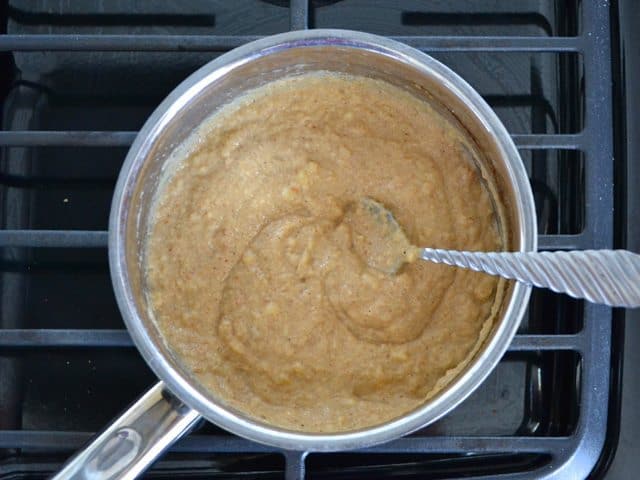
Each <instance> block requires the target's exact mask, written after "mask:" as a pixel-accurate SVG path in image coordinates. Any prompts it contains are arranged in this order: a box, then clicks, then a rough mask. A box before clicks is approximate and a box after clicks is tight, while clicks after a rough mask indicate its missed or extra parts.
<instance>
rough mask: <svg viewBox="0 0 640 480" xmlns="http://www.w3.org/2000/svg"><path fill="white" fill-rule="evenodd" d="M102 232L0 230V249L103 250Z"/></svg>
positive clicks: (104, 233)
mask: <svg viewBox="0 0 640 480" xmlns="http://www.w3.org/2000/svg"><path fill="white" fill-rule="evenodd" d="M107 239H108V232H107V231H104V230H0V247H37V248H41V247H42V248H44V247H46V248H103V247H106V246H107V243H108V242H107Z"/></svg>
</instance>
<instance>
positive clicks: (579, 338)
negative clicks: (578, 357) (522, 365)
mask: <svg viewBox="0 0 640 480" xmlns="http://www.w3.org/2000/svg"><path fill="white" fill-rule="evenodd" d="M583 342H584V336H583V335H581V334H576V335H516V336H515V337H514V338H513V341H512V342H511V345H509V351H510V352H526V351H531V350H578V351H579V350H581V349H582V344H583Z"/></svg>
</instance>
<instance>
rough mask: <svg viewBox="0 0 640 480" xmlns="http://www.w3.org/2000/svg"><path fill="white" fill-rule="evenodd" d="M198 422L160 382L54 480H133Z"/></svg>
mask: <svg viewBox="0 0 640 480" xmlns="http://www.w3.org/2000/svg"><path fill="white" fill-rule="evenodd" d="M200 418H201V417H200V415H199V414H198V413H197V412H196V411H195V410H192V409H191V408H189V407H187V406H186V405H185V404H183V403H182V402H181V401H180V400H178V399H177V398H176V397H175V396H174V395H173V394H172V393H171V392H169V391H168V390H167V389H166V387H165V385H164V383H162V382H159V383H157V384H156V385H155V386H154V387H153V388H151V390H149V391H148V392H147V393H145V394H144V395H143V396H142V397H141V398H140V399H139V400H138V401H137V402H136V403H134V404H133V405H132V406H131V407H130V408H129V409H128V410H127V411H126V412H125V413H124V414H122V416H120V418H118V419H117V420H116V421H115V422H113V423H112V424H111V425H110V426H109V427H108V428H107V429H106V430H104V431H103V432H102V433H101V434H100V435H98V436H97V437H96V438H95V439H94V440H92V442H91V443H90V444H89V445H88V446H87V447H85V448H84V449H83V450H81V451H80V453H79V454H77V455H75V456H74V457H72V458H71V459H70V460H69V461H68V462H67V463H66V464H65V466H64V467H63V468H62V470H60V472H58V473H57V474H56V475H55V476H54V477H53V480H63V479H64V480H70V479H73V480H81V479H82V480H98V479H100V480H109V479H115V478H117V479H134V478H136V477H138V476H139V475H140V474H141V473H142V472H144V471H145V470H146V469H147V467H148V466H149V465H150V464H151V463H152V462H153V461H154V460H155V459H156V458H158V457H159V456H160V455H161V454H162V452H164V451H165V450H166V449H167V448H168V447H169V446H170V445H171V444H173V443H174V442H175V441H176V440H178V439H179V438H180V437H181V436H182V435H184V434H185V433H187V432H188V431H190V430H191V429H192V428H193V426H194V425H195V424H196V423H197V422H198V420H199V419H200Z"/></svg>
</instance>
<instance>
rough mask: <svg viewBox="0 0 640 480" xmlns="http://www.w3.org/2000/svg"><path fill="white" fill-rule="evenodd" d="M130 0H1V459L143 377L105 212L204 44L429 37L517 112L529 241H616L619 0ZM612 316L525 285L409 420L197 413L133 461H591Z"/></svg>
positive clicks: (614, 344)
mask: <svg viewBox="0 0 640 480" xmlns="http://www.w3.org/2000/svg"><path fill="white" fill-rule="evenodd" d="M131 8H132V5H131V4H130V2H120V1H118V2H110V3H105V2H100V1H97V0H94V1H87V2H77V3H76V4H74V5H72V6H70V4H69V3H67V2H53V1H47V0H39V1H37V2H27V1H10V2H9V4H8V6H6V7H5V12H4V14H5V16H6V21H3V22H2V25H0V28H4V27H6V32H5V34H3V35H0V51H2V52H4V54H2V56H1V57H0V62H2V63H0V71H2V72H8V73H9V75H5V76H4V78H3V79H0V101H1V102H2V129H1V130H0V147H1V157H0V228H1V230H0V478H5V477H6V478H26V477H28V478H40V477H46V476H47V475H49V474H51V473H52V472H53V471H54V470H55V469H56V468H58V467H59V466H60V465H61V463H62V462H63V461H64V460H65V459H66V458H67V457H68V456H69V455H70V454H71V452H72V451H73V450H74V449H77V448H78V447H79V446H81V444H82V443H83V442H85V441H86V440H87V439H88V438H89V436H90V434H91V432H95V431H97V430H99V429H101V428H102V427H104V426H105V425H106V424H107V423H108V422H109V421H110V419H112V418H113V417H114V416H115V415H116V414H117V413H118V412H119V411H121V410H122V409H124V407H126V405H127V404H129V403H130V402H132V401H133V400H134V399H135V398H137V396H138V395H139V394H141V393H142V392H143V391H145V390H146V389H147V388H148V387H149V386H151V385H152V384H153V383H154V382H155V381H156V379H155V377H154V376H153V374H152V373H151V372H150V371H149V369H148V368H147V367H146V365H145V363H144V362H143V361H142V359H141V357H140V356H139V355H138V354H137V352H136V350H135V349H134V348H133V347H132V344H131V341H130V339H129V337H128V335H127V333H126V331H125V330H124V325H123V323H122V320H121V318H120V315H119V312H118V310H117V307H116V304H115V300H114V298H113V293H112V290H111V284H110V280H109V271H108V265H107V250H106V233H105V230H106V228H107V219H108V212H109V205H110V200H111V195H112V191H113V187H114V184H115V180H116V177H117V174H118V171H119V168H120V165H121V163H122V161H123V159H124V156H125V154H126V151H127V147H128V145H129V144H130V143H131V142H132V140H133V138H134V136H135V132H136V131H137V129H139V128H140V127H141V125H142V123H143V122H144V120H145V119H146V117H147V116H148V115H149V114H150V113H151V112H152V111H153V109H154V108H155V107H156V106H157V105H158V103H159V102H160V101H161V100H162V99H163V98H164V96H166V95H167V94H168V93H169V92H170V91H171V89H172V88H174V87H175V86H176V85H177V84H178V83H179V82H180V81H181V80H182V79H183V78H185V77H186V76H187V75H188V74H190V73H191V72H192V71H194V70H195V69H197V68H198V67H200V66H201V65H203V64H204V63H206V62H208V61H210V60H211V59H212V58H214V57H216V56H217V55H219V54H221V53H222V52H224V51H227V50H228V49H230V48H233V47H234V46H237V45H241V44H243V43H245V42H246V41H249V40H252V39H254V38H257V37H259V36H263V35H268V34H273V33H277V32H282V31H286V30H288V29H290V28H291V29H296V28H329V27H331V28H349V29H355V30H364V31H368V32H372V33H377V34H381V35H386V36H392V37H394V38H397V39H399V40H401V41H404V42H406V43H408V44H410V45H413V46H415V47H417V48H420V49H421V50H423V51H425V52H427V53H429V54H431V55H433V56H434V57H435V58H437V59H438V60H441V61H442V62H444V63H445V64H447V65H448V66H450V67H451V68H452V69H453V70H455V71H456V72H458V73H459V74H460V75H461V76H462V77H463V78H465V79H466V80H467V81H469V82H470V83H471V85H472V86H473V87H475V88H476V89H477V90H478V91H479V92H480V93H481V94H482V95H483V97H484V98H485V99H486V100H487V101H488V102H489V104H490V105H491V106H492V107H493V108H494V109H495V110H496V112H497V113H498V115H499V116H500V118H501V119H502V121H503V122H504V123H505V125H506V127H507V129H508V130H509V132H510V133H512V135H513V138H514V140H515V142H516V144H517V145H518V147H519V149H520V153H521V155H522V158H523V160H524V162H525V165H526V168H527V170H528V172H529V175H530V178H531V184H532V187H533V191H534V194H535V199H536V206H537V213H538V218H539V224H538V227H539V231H540V237H539V243H540V248H541V249H570V248H611V247H613V246H621V245H623V243H622V242H623V241H625V237H624V235H623V234H622V232H623V230H624V229H625V228H626V225H627V224H628V223H627V222H626V219H625V218H624V217H623V216H622V215H621V214H619V213H620V212H623V209H622V207H621V205H622V203H625V204H626V202H627V201H628V199H629V195H628V193H627V192H626V191H624V189H622V188H621V187H620V185H621V184H620V175H621V173H620V172H619V169H620V168H621V166H620V162H614V154H617V153H618V152H617V150H615V149H618V148H622V147H621V146H619V145H618V144H617V143H614V140H615V139H616V138H617V137H615V136H614V133H615V131H614V121H613V120H614V113H615V111H614V110H613V105H614V103H613V102H614V92H613V90H612V81H613V79H614V77H613V75H614V72H615V71H616V69H615V67H616V65H617V63H616V62H617V61H619V57H618V53H619V51H618V49H617V48H618V47H617V43H616V42H615V41H613V42H612V33H616V32H614V31H613V30H612V29H615V28H617V8H616V6H614V7H611V6H610V5H609V4H608V2H607V1H604V2H595V1H587V0H584V1H582V2H579V1H575V2H573V1H568V2H559V1H558V2H556V1H554V0H528V1H522V2H517V3H515V4H513V2H497V1H496V2H493V1H492V2H483V3H482V4H481V3H480V2H474V1H470V0H448V1H436V0H433V1H430V2H423V1H409V0H408V1H403V2H387V1H356V0H342V1H313V0H291V2H288V1H259V0H253V1H250V0H243V1H235V2H226V1H222V0H220V1H204V0H203V1H195V0H194V1H188V2H169V1H159V0H158V1H152V2H146V3H145V4H144V6H137V7H136V8H137V9H136V10H134V11H132V10H131ZM613 38H614V39H615V37H613ZM614 212H616V213H617V214H619V215H618V216H616V217H615V218H614ZM633 233H634V234H635V233H637V232H633ZM630 235H631V234H630ZM636 236H637V235H636ZM621 315H622V312H614V311H612V310H611V309H608V308H605V307H600V306H594V305H590V304H587V303H584V302H581V301H576V300H572V299H570V298H568V297H565V296H562V295H556V294H553V293H549V292H544V291H536V292H535V293H534V295H533V298H532V300H531V303H530V307H529V311H528V315H527V317H526V319H525V321H524V322H523V324H522V327H521V328H520V331H519V334H518V336H517V337H516V339H515V341H514V342H513V345H512V347H511V349H510V351H509V353H508V354H507V355H506V356H505V359H504V360H503V361H502V362H501V363H500V365H499V366H498V368H497V369H496V370H495V372H494V373H493V374H492V375H491V376H490V377H489V379H488V380H487V381H486V382H485V383H484V384H483V385H482V386H481V387H480V388H479V389H478V391H477V392H476V393H475V394H474V395H472V396H471V397H470V398H469V399H468V400H467V401H466V402H465V403H463V404H462V405H461V406H460V407H459V408H457V409H455V411H453V412H452V413H451V414H449V415H447V416H446V417H445V418H443V419H442V420H440V421H438V422H436V423H435V424H433V425H431V426H430V427H427V428H425V429H423V430H421V431H419V432H417V433H415V434H413V435H411V436H409V437H407V438H405V439H401V440H398V441H396V442H392V443H389V444H386V445H381V446H378V447H374V448H371V449H367V450H363V451H360V452H349V453H334V454H311V455H309V456H307V457H306V458H305V457H304V455H303V454H300V453H292V452H286V453H284V452H279V451H276V450H273V449H270V448H268V447H263V446H260V445H256V444H253V443H251V442H248V441H245V440H242V439H239V438H237V437H234V436H233V435H231V434H228V433H226V432H224V431H222V430H220V429H218V428H216V427H214V426H212V425H209V424H205V425H203V426H202V427H201V428H199V429H198V430H197V431H196V432H194V433H193V434H191V435H190V436H188V437H186V438H185V439H183V440H182V441H180V442H179V443H178V444H177V445H176V446H175V447H173V449H172V450H171V452H170V453H169V454H167V455H165V456H164V457H163V459H162V460H161V461H159V462H158V463H156V464H155V466H154V467H153V469H152V470H150V471H149V472H148V474H147V475H148V476H149V477H151V478H155V477H163V476H165V477H171V478H176V477H187V476H189V477H190V478H200V477H202V478H205V477H206V478H216V477H225V478H226V477H234V476H247V475H248V476H250V477H258V478H260V477H264V478H271V477H273V478H279V477H282V475H283V472H284V471H285V469H286V470H287V473H288V474H289V475H290V476H292V477H293V478H295V477H296V476H301V474H302V473H303V470H304V469H305V468H306V474H307V476H308V477H310V478H352V477H354V476H360V477H362V476H366V477H367V478H378V477H386V476H389V475H392V474H393V475H398V476H399V475H403V476H408V477H420V478H424V477H425V476H428V478H459V477H462V476H473V477H474V478H475V477H481V476H486V477H492V478H493V477H495V476H496V475H498V474H503V475H504V477H505V478H538V477H542V476H545V478H568V477H571V478H573V477H584V476H586V475H587V474H589V472H591V471H593V470H594V469H597V470H598V472H602V471H604V470H605V469H606V467H607V466H608V460H609V459H610V458H612V456H613V455H612V453H613V452H614V450H615V445H616V442H617V430H616V428H617V423H618V420H619V419H618V408H617V406H618V399H619V398H620V392H619V383H618V382H617V380H618V374H619V372H620V368H619V367H620V358H621V354H622V322H621V321H613V320H614V317H615V316H621ZM615 320H621V319H615ZM611 373H613V375H612V374H611Z"/></svg>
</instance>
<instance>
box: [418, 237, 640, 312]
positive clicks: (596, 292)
mask: <svg viewBox="0 0 640 480" xmlns="http://www.w3.org/2000/svg"><path fill="white" fill-rule="evenodd" d="M421 257H422V259H424V260H428V261H431V262H435V263H445V264H447V265H454V266H457V267H462V268H468V269H471V270H475V271H478V272H485V273H489V274H491V275H499V276H501V277H504V278H511V279H514V280H517V281H519V282H521V283H525V284H527V285H534V286H536V287H544V288H549V289H551V290H553V291H554V292H560V293H566V294H568V295H571V296H572V297H575V298H584V299H587V300H589V301H590V302H594V303H602V304H605V305H611V306H614V307H639V306H640V255H637V254H635V253H631V252H629V251H626V250H584V251H569V252H491V253H484V252H458V251H454V250H440V249H434V248H424V249H422V252H421Z"/></svg>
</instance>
